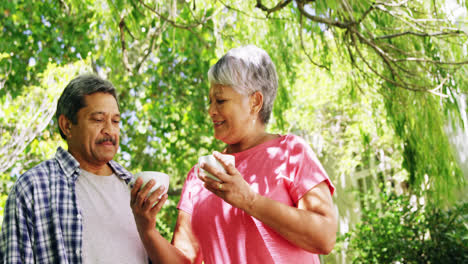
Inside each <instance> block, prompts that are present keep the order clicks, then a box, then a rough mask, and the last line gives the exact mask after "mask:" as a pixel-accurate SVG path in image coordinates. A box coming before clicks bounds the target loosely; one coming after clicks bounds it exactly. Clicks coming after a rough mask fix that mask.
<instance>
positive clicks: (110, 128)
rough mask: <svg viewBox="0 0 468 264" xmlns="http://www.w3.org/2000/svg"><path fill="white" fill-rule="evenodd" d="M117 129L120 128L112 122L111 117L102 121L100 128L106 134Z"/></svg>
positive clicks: (113, 132)
mask: <svg viewBox="0 0 468 264" xmlns="http://www.w3.org/2000/svg"><path fill="white" fill-rule="evenodd" d="M119 129H120V127H119V125H118V124H117V125H116V124H114V122H113V121H112V119H111V120H106V122H105V123H104V127H103V128H102V132H103V133H105V134H108V135H113V134H115V133H116V132H117V131H118V130H119Z"/></svg>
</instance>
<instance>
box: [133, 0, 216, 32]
mask: <svg viewBox="0 0 468 264" xmlns="http://www.w3.org/2000/svg"><path fill="white" fill-rule="evenodd" d="M138 2H140V3H141V4H142V5H144V6H145V7H146V8H147V9H149V10H150V11H151V12H153V13H155V14H156V15H157V16H158V17H160V18H161V19H162V20H164V21H166V22H168V23H169V24H171V25H172V26H173V27H176V28H181V29H191V28H195V27H198V26H199V25H202V24H204V23H205V22H206V21H208V20H210V19H211V16H210V17H205V18H204V19H203V20H201V21H198V22H197V23H195V24H192V25H183V24H178V23H177V22H175V21H174V20H171V19H169V18H168V17H166V16H163V15H162V14H160V13H159V12H158V11H156V9H154V8H152V7H150V6H149V5H147V4H146V3H145V2H143V1H142V0H138Z"/></svg>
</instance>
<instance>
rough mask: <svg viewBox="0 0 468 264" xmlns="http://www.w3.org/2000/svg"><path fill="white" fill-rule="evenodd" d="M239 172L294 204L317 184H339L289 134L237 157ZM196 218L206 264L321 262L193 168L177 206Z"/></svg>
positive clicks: (258, 188)
mask: <svg viewBox="0 0 468 264" xmlns="http://www.w3.org/2000/svg"><path fill="white" fill-rule="evenodd" d="M233 155H234V156H235V158H236V168H237V170H239V172H240V173H241V174H242V175H243V176H244V179H245V180H246V181H247V182H248V183H249V184H250V186H251V188H252V189H253V190H255V191H256V192H258V193H259V194H261V195H263V196H267V197H269V198H271V199H274V200H276V201H279V202H282V203H284V204H287V205H290V206H296V205H297V203H298V200H299V199H301V197H302V196H303V195H304V194H305V193H307V191H309V190H310V189H312V188H313V187H314V186H316V185H317V184H319V183H321V182H323V181H326V182H327V183H328V186H329V188H330V192H331V194H333V192H334V189H335V188H334V186H333V185H332V183H331V182H330V180H329V178H328V176H327V174H326V172H325V170H324V169H323V167H322V165H321V164H320V162H319V160H318V159H317V157H316V156H315V154H314V152H313V151H312V149H311V148H310V147H309V145H308V144H307V143H306V142H305V141H304V140H303V139H302V138H300V137H298V136H295V135H285V136H281V137H279V138H277V139H274V140H271V141H268V142H266V143H263V144H260V145H258V146H255V147H253V148H251V149H248V150H246V151H243V152H239V153H235V154H233ZM177 207H178V208H179V209H180V210H183V211H185V212H187V213H189V214H191V215H192V219H191V220H192V229H193V232H194V234H195V236H196V237H197V239H198V241H199V244H200V247H201V251H202V254H203V261H204V262H205V263H206V264H210V263H317V264H319V263H320V261H319V258H318V256H317V255H316V254H312V253H310V252H307V251H305V250H303V249H301V248H299V247H297V246H295V245H293V244H291V243H290V242H289V241H287V240H286V239H284V238H283V237H281V236H280V235H279V234H278V233H276V232H275V231H274V230H273V229H271V228H270V227H268V226H266V225H265V224H263V223H262V222H260V221H259V220H257V219H255V218H254V217H252V216H250V215H248V214H247V213H245V212H244V211H242V210H241V209H238V208H235V207H232V206H231V205H230V204H228V203H226V202H225V201H223V200H222V199H221V198H219V197H217V196H216V195H214V194H212V193H211V192H210V191H208V190H206V189H205V188H204V187H203V182H202V181H201V180H200V179H198V178H197V177H196V175H195V173H194V168H192V170H190V172H189V174H188V176H187V180H186V181H185V184H184V188H183V190H182V196H181V199H180V201H179V204H178V206H177Z"/></svg>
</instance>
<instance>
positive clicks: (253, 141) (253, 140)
mask: <svg viewBox="0 0 468 264" xmlns="http://www.w3.org/2000/svg"><path fill="white" fill-rule="evenodd" d="M277 137H278V135H276V134H269V133H267V132H265V131H262V132H261V133H257V134H256V135H255V136H249V137H247V138H246V139H244V140H241V141H240V142H238V143H235V144H229V145H228V146H227V148H226V153H227V154H232V153H238V152H242V151H244V150H247V149H250V148H253V147H255V146H258V145H260V144H262V143H265V142H267V141H270V140H272V139H275V138H277Z"/></svg>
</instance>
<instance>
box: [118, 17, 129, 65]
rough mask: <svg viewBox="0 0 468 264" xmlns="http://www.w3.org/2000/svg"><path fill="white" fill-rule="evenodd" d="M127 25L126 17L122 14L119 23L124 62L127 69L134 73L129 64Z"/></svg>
mask: <svg viewBox="0 0 468 264" xmlns="http://www.w3.org/2000/svg"><path fill="white" fill-rule="evenodd" d="M125 27H126V25H125V18H124V17H123V16H122V18H121V19H120V23H119V28H120V44H121V46H122V62H123V65H124V67H125V69H126V70H127V71H128V72H129V73H132V69H131V68H130V66H129V65H128V53H127V47H126V45H125V30H124V28H125Z"/></svg>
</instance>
